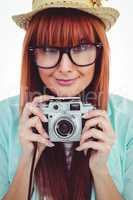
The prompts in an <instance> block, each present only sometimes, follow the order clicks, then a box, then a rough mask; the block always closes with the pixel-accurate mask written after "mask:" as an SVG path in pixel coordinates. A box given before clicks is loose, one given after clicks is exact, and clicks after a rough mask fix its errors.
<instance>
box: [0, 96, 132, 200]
mask: <svg viewBox="0 0 133 200" xmlns="http://www.w3.org/2000/svg"><path fill="white" fill-rule="evenodd" d="M18 116H19V96H14V97H10V98H8V99H6V100H3V101H1V102H0V199H2V197H3V196H4V194H5V193H6V192H7V191H8V189H9V187H10V184H11V183H12V180H13V177H14V175H15V173H16V169H17V166H18V160H19V156H20V152H21V148H20V143H19V139H18ZM108 116H109V118H110V120H111V123H112V126H113V128H114V130H115V133H116V134H117V140H116V142H115V144H114V145H113V148H112V150H111V153H110V156H109V159H108V167H109V172H110V175H111V176H112V178H113V181H114V183H115V184H116V187H117V189H118V190H119V192H120V193H121V194H122V196H123V198H124V199H125V200H132V199H133V193H132V191H133V102H132V101H130V100H128V99H125V98H123V97H120V96H117V95H110V98H109V104H108ZM37 199H38V198H37V197H36V192H34V194H33V197H32V200H37ZM91 200H95V192H94V190H93V192H92V198H91Z"/></svg>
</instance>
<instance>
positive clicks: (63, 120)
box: [39, 97, 94, 142]
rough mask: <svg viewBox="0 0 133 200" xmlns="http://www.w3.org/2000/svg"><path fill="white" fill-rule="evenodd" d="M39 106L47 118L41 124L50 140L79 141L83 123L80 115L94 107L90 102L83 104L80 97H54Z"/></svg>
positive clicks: (83, 120)
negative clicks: (46, 120)
mask: <svg viewBox="0 0 133 200" xmlns="http://www.w3.org/2000/svg"><path fill="white" fill-rule="evenodd" d="M39 106H40V109H41V110H42V112H43V113H44V115H45V116H46V117H47V118H48V122H47V123H43V126H44V128H45V130H46V131H47V133H48V134H49V137H50V140H51V141H52V142H74V141H80V136H81V132H82V129H83V126H84V123H85V119H83V118H82V116H83V115H84V114H85V113H86V112H89V111H91V110H93V109H94V107H93V106H92V105H91V104H83V103H82V102H81V99H80V97H54V98H52V99H50V100H49V102H48V103H46V102H44V103H41V104H40V105H39Z"/></svg>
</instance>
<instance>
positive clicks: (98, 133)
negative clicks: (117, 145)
mask: <svg viewBox="0 0 133 200" xmlns="http://www.w3.org/2000/svg"><path fill="white" fill-rule="evenodd" d="M84 118H85V119H87V120H86V122H85V126H84V128H83V130H82V134H81V138H80V146H79V147H77V148H76V150H78V151H84V153H85V155H86V153H87V150H89V149H91V155H90V160H89V168H90V169H91V171H92V172H96V173H97V172H104V171H105V170H107V160H108V157H109V154H110V151H111V148H112V146H113V144H114V142H115V140H116V134H115V133H114V131H113V128H112V125H111V122H110V119H109V118H108V115H107V113H106V111H104V110H92V111H90V112H88V113H86V115H85V117H84ZM96 126H98V127H99V128H100V129H98V128H96ZM92 127H93V128H92ZM92 138H93V139H94V140H92Z"/></svg>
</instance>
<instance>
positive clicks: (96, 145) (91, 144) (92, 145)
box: [76, 141, 111, 152]
mask: <svg viewBox="0 0 133 200" xmlns="http://www.w3.org/2000/svg"><path fill="white" fill-rule="evenodd" d="M87 149H93V150H98V151H101V152H106V151H109V150H110V149H111V145H108V144H106V145H104V144H103V143H102V142H95V141H88V142H85V143H83V144H82V145H80V146H78V147H77V148H76V150H77V151H83V150H87Z"/></svg>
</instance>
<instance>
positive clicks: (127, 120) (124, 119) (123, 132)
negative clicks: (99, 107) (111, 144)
mask: <svg viewBox="0 0 133 200" xmlns="http://www.w3.org/2000/svg"><path fill="white" fill-rule="evenodd" d="M108 111H109V115H110V119H111V122H112V126H113V128H114V130H115V132H116V133H117V135H118V138H119V142H120V143H121V146H123V148H124V146H127V144H129V143H130V141H132V144H133V101H132V100H129V99H127V98H125V97H122V96H119V95H113V94H111V95H110V97H109V104H108ZM130 144H131V143H130Z"/></svg>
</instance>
